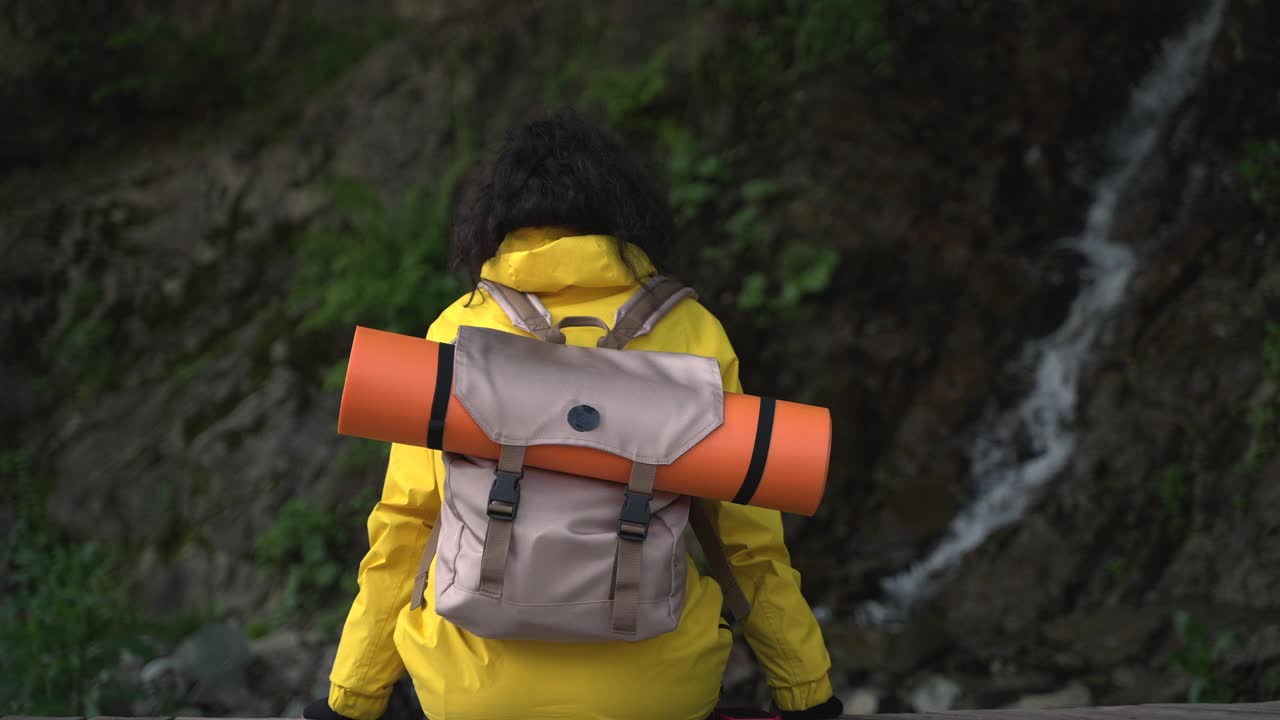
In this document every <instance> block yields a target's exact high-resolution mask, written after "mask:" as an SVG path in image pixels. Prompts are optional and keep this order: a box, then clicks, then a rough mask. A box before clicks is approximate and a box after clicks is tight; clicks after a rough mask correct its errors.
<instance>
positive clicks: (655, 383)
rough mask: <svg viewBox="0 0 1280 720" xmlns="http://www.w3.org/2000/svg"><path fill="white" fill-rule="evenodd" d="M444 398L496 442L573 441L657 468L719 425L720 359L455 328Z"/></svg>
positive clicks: (721, 400) (721, 395)
mask: <svg viewBox="0 0 1280 720" xmlns="http://www.w3.org/2000/svg"><path fill="white" fill-rule="evenodd" d="M453 392H454V396H455V397H456V398H457V399H458V402H460V403H462V405H463V407H465V408H466V409H467V412H468V413H469V414H470V415H471V417H472V418H474V419H475V421H476V423H477V424H478V425H479V426H480V427H481V429H483V430H484V432H485V434H487V435H488V436H489V438H490V439H491V440H493V441H494V442H496V443H498V444H500V445H519V446H524V447H528V446H530V445H575V446H582V447H591V448H596V449H598V450H605V451H607V452H610V453H613V454H615V455H619V456H621V457H624V458H627V459H628V460H632V461H634V462H642V463H649V464H652V465H666V464H668V463H671V462H672V461H674V460H675V459H676V458H679V457H680V455H682V454H683V453H684V452H685V451H687V450H688V449H689V448H691V447H693V446H694V445H696V444H697V443H698V442H699V441H700V440H702V439H703V438H704V437H706V436H707V435H708V434H709V433H710V432H711V431H712V430H715V429H716V428H718V427H719V426H720V425H721V424H722V423H723V422H724V392H723V388H722V386H721V378H720V365H719V363H717V362H716V360H715V359H714V358H707V357H700V356H697V355H688V354H683V353H668V352H648V351H640V352H637V351H629V352H601V351H600V350H596V349H594V348H585V347H578V346H574V345H558V344H553V343H546V342H541V341H538V340H533V339H530V338H526V337H522V336H519V335H514V334H512V333H507V332H503V331H501V330H492V329H488V328H479V327H470V326H465V327H462V328H460V329H459V332H458V339H457V343H456V350H455V354H454V388H453Z"/></svg>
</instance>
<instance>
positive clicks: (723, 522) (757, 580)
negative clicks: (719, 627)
mask: <svg viewBox="0 0 1280 720" xmlns="http://www.w3.org/2000/svg"><path fill="white" fill-rule="evenodd" d="M726 342H727V339H726ZM719 356H720V358H721V369H722V375H723V377H724V389H725V390H726V391H728V392H738V393H740V392H743V390H742V384H741V381H740V380H739V378H738V359H737V357H736V356H735V355H734V354H733V351H732V349H731V348H730V349H728V350H722V351H721V352H720V353H719ZM706 507H707V510H708V514H709V515H711V518H712V522H713V523H715V525H716V529H717V530H718V531H719V532H720V539H721V540H722V541H723V542H724V545H725V552H726V554H727V555H728V556H729V562H730V564H731V565H733V570H734V575H735V577H737V579H738V583H739V584H740V585H741V586H742V589H743V591H744V592H745V593H746V595H747V599H748V600H750V601H751V614H750V615H749V616H748V617H747V619H746V622H745V623H744V625H745V630H746V638H747V642H748V643H749V644H750V645H751V649H752V650H753V651H754V652H755V654H756V657H757V658H758V659H759V661H760V664H761V665H762V666H763V667H764V671H765V675H766V676H767V677H768V681H769V687H770V688H771V689H772V691H773V699H774V702H776V703H777V705H778V707H779V708H780V709H782V710H787V711H793V710H805V709H808V708H811V707H813V706H815V705H820V704H822V703H824V702H826V701H827V700H830V699H831V696H832V688H831V679H830V676H829V672H830V670H831V658H830V656H829V655H828V654H827V647H826V643H825V641H824V640H823V637H822V629H821V628H820V627H819V625H818V620H817V618H815V617H814V615H813V611H812V610H811V609H810V608H809V604H808V602H807V601H806V600H805V598H804V596H803V595H802V594H801V592H800V573H799V572H797V571H796V570H795V568H793V567H792V566H791V555H790V553H789V552H788V551H787V547H786V545H785V544H784V542H783V532H782V513H780V512H778V511H777V510H768V509H765V508H756V507H749V506H746V505H737V504H734V503H728V502H710V503H707V505H706Z"/></svg>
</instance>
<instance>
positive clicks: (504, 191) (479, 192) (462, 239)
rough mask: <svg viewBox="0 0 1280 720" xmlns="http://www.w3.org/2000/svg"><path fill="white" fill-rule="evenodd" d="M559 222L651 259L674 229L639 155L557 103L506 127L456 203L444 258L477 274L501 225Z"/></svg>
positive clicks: (503, 231) (498, 240) (662, 254)
mask: <svg viewBox="0 0 1280 720" xmlns="http://www.w3.org/2000/svg"><path fill="white" fill-rule="evenodd" d="M540 225H541V226H561V227H566V228H570V229H572V230H573V231H575V232H577V233H580V234H583V235H609V236H612V237H613V238H615V240H616V241H617V247H616V252H617V254H618V257H619V258H620V259H621V260H622V262H623V263H624V264H625V265H626V267H627V268H628V269H629V270H630V271H631V274H632V276H634V277H635V279H636V280H637V281H641V280H644V278H641V277H639V275H638V273H637V272H636V269H635V267H634V266H633V265H632V264H631V263H630V262H629V261H628V259H627V257H626V255H625V254H624V253H623V244H624V243H631V244H633V245H635V246H637V247H639V248H640V249H641V250H644V251H645V254H647V255H648V256H649V258H650V259H651V260H652V261H653V263H654V266H655V267H658V266H661V264H662V263H663V262H664V261H665V259H666V257H667V254H668V252H669V251H670V248H671V245H672V242H673V240H674V237H675V218H674V216H673V214H672V212H671V207H670V205H669V204H668V203H667V199H666V194H665V193H664V192H663V189H662V187H661V186H660V185H659V184H658V183H657V182H656V181H655V180H654V178H653V177H652V175H650V174H649V173H648V172H647V171H646V169H645V168H644V166H643V164H642V163H641V162H640V160H639V158H637V157H636V156H634V155H632V154H631V153H630V152H628V151H627V149H626V148H624V147H623V145H622V143H621V142H620V141H619V140H618V139H617V138H616V137H614V136H613V135H612V134H611V133H609V132H608V131H607V130H605V129H604V128H601V127H599V126H596V125H594V124H592V123H590V122H588V121H587V120H585V119H584V118H582V117H581V116H579V115H578V114H576V113H574V112H572V111H561V112H558V113H556V114H554V115H552V116H550V117H548V118H545V119H542V120H537V121H535V122H531V123H529V124H527V125H524V126H523V127H520V128H518V129H516V130H514V131H513V132H511V133H510V134H509V135H508V136H507V139H506V142H505V144H504V145H503V146H502V148H501V149H500V150H499V151H498V153H497V155H496V156H495V157H494V159H493V161H492V162H491V163H490V164H489V166H488V167H487V168H485V170H484V174H483V175H482V176H481V179H480V182H479V183H478V184H477V186H476V187H475V189H474V191H473V192H472V193H471V196H470V197H469V198H468V199H467V200H465V201H464V202H463V204H462V209H461V211H460V212H459V214H458V215H457V216H456V218H455V220H454V223H453V227H452V229H451V233H450V243H451V245H452V251H453V252H452V259H451V265H452V267H453V269H454V270H458V271H465V272H467V273H468V274H470V276H471V279H472V281H473V283H474V282H477V281H478V280H479V278H480V269H481V267H482V266H483V265H484V263H485V261H486V260H488V259H489V258H491V257H493V256H494V255H495V254H496V253H497V251H498V246H499V245H500V244H502V240H503V238H505V237H506V235H507V233H509V232H511V231H512V230H516V229H519V228H522V227H534V226H540Z"/></svg>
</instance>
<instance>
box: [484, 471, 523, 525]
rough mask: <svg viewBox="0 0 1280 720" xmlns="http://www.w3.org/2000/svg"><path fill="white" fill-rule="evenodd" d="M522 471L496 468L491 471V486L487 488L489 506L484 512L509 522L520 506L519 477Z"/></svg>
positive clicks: (514, 516)
mask: <svg viewBox="0 0 1280 720" xmlns="http://www.w3.org/2000/svg"><path fill="white" fill-rule="evenodd" d="M522 477H524V471H523V470H521V471H520V472H509V471H507V470H498V471H495V472H494V473H493V487H491V488H489V507H488V508H487V511H486V514H487V515H488V516H489V517H491V518H495V519H497V520H506V521H507V522H511V521H512V520H515V518H516V510H517V509H519V507H520V478H522Z"/></svg>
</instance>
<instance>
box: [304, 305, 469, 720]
mask: <svg viewBox="0 0 1280 720" xmlns="http://www.w3.org/2000/svg"><path fill="white" fill-rule="evenodd" d="M456 332H457V327H456V325H455V324H453V323H451V322H448V321H441V320H437V322H436V323H434V324H433V325H432V326H431V329H430V330H429V331H428V333H427V337H428V338H429V339H431V340H435V341H437V342H451V341H452V339H453V337H454V335H455V334H456ZM442 477H444V463H443V460H442V457H441V455H440V452H439V451H438V450H430V449H427V448H422V447H414V446H412V445H400V444H392V446H391V457H390V459H389V460H388V462H387V474H386V480H385V481H384V483H383V487H382V497H381V499H380V500H379V501H378V503H377V505H375V506H374V508H373V512H372V513H371V514H370V515H369V522H368V527H369V552H368V554H366V555H365V557H364V559H363V560H362V561H361V562H360V569H359V574H358V576H357V579H358V581H359V584H360V592H359V594H357V595H356V599H355V601H354V602H353V603H352V605H351V610H350V612H348V614H347V622H346V625H345V626H344V627H343V630H342V637H341V639H340V640H339V642H338V655H337V657H336V658H335V659H334V663H333V669H332V671H331V672H330V674H329V682H330V686H329V707H330V708H332V709H333V710H334V711H336V712H337V713H339V714H341V715H345V716H347V717H350V718H354V719H355V720H378V718H380V717H382V715H383V713H384V712H385V711H386V708H387V701H388V700H389V699H390V696H391V690H392V686H393V685H395V683H396V681H397V680H399V679H400V677H401V675H403V674H404V663H403V662H402V661H401V660H400V655H399V653H398V652H397V651H396V647H395V643H394V641H393V639H392V637H393V633H394V631H395V625H396V618H397V617H399V615H400V611H401V610H402V609H403V608H404V607H405V605H407V604H409V599H410V597H409V596H410V595H411V594H412V593H413V580H414V575H415V574H416V573H417V570H418V563H419V562H420V561H421V559H422V551H423V549H424V548H425V547H426V544H427V536H428V535H429V534H430V533H431V528H432V527H433V526H434V525H435V522H436V518H437V517H438V516H439V514H440V503H441V493H440V483H439V478H442Z"/></svg>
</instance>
